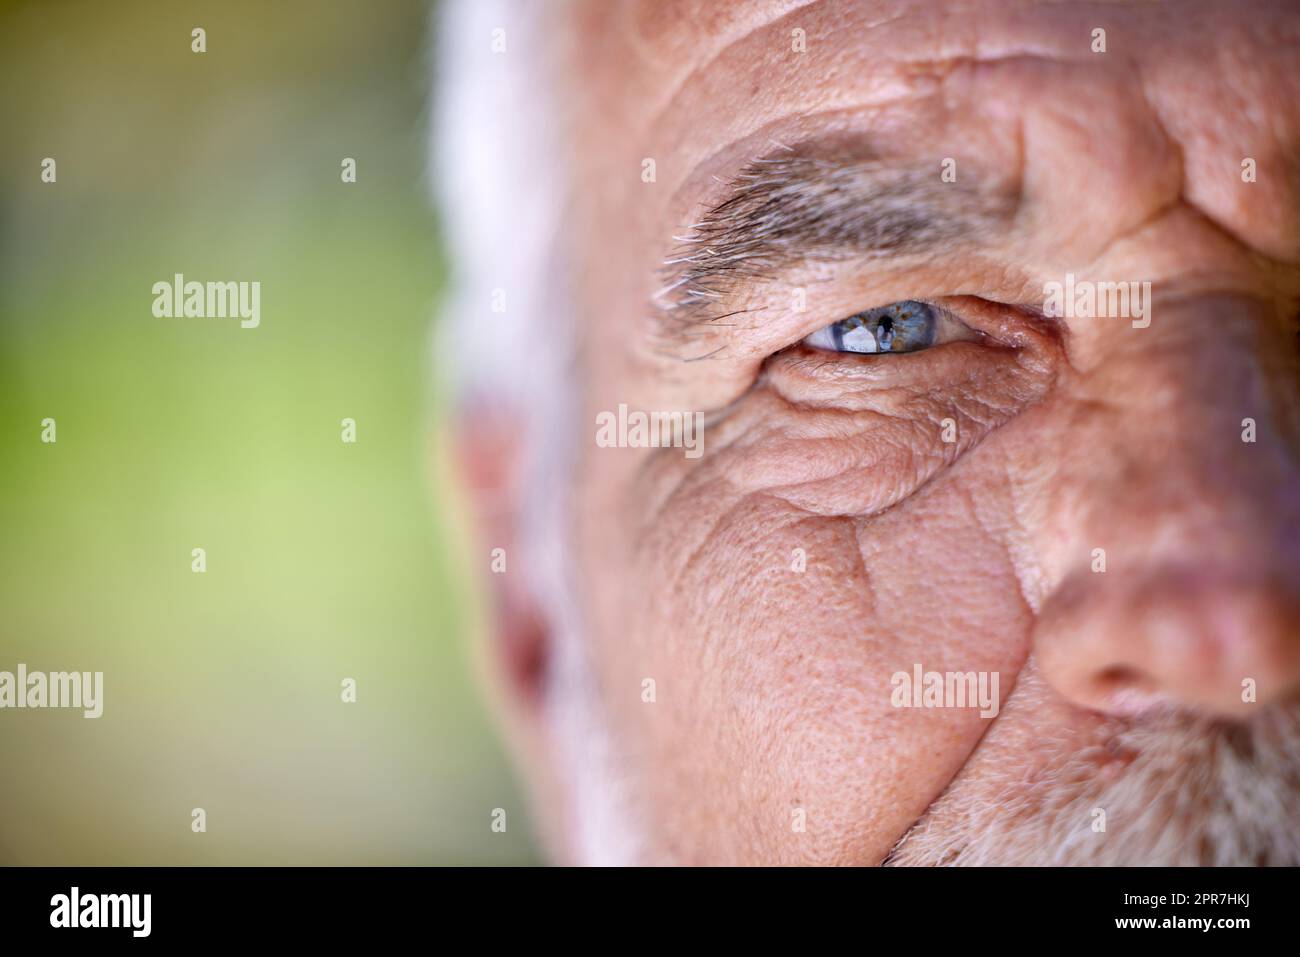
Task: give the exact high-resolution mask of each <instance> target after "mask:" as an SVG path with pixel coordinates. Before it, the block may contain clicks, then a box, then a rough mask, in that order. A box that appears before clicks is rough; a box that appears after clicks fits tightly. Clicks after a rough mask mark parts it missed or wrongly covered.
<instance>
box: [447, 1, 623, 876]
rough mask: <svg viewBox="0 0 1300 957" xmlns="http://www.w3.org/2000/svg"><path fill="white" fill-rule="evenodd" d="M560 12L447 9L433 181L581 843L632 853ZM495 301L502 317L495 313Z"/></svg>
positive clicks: (450, 305) (450, 306)
mask: <svg viewBox="0 0 1300 957" xmlns="http://www.w3.org/2000/svg"><path fill="white" fill-rule="evenodd" d="M556 12H557V11H556V9H555V7H553V6H551V5H547V4H541V3H517V2H511V0H472V2H471V0H463V2H451V3H447V4H445V5H444V6H443V8H442V10H441V14H440V23H439V24H438V38H439V42H438V47H437V67H436V70H437V77H436V97H435V109H434V117H433V123H432V136H433V142H432V151H431V155H432V157H433V165H432V167H431V180H432V187H433V191H434V195H435V197H436V199H437V201H438V204H439V207H440V209H441V212H442V217H443V226H444V235H445V236H446V238H447V240H448V245H449V252H450V259H451V279H450V288H449V290H448V295H447V297H446V300H445V305H444V308H443V316H442V322H441V326H440V330H439V336H438V340H437V346H438V353H439V356H440V359H441V369H440V372H441V374H442V376H443V381H448V382H450V383H451V386H452V389H453V393H454V402H455V406H456V411H457V414H458V415H461V416H462V417H463V418H465V419H466V421H468V422H470V423H472V421H473V419H472V417H473V415H474V414H476V413H480V412H484V411H488V412H497V413H503V414H506V415H509V416H512V417H514V418H515V419H516V420H517V421H518V434H519V436H520V438H521V440H522V441H523V442H524V447H523V449H522V450H521V455H520V458H519V468H520V469H521V474H520V476H519V481H518V482H517V483H516V485H515V487H517V488H520V489H523V490H524V492H523V494H524V495H525V496H526V498H525V500H524V501H523V502H521V503H519V506H520V520H521V522H522V527H521V528H520V529H519V536H520V543H519V551H520V552H521V554H517V555H516V556H513V557H512V559H511V561H512V565H511V566H510V567H512V568H523V569H526V572H525V574H526V576H527V581H528V582H529V584H530V588H531V590H532V592H533V593H534V594H535V597H536V601H537V603H538V605H539V607H540V608H541V609H542V611H543V613H544V614H545V616H546V618H547V623H548V626H549V629H550V632H551V639H552V642H553V648H552V655H551V658H550V661H549V669H548V673H547V675H546V678H545V685H546V687H545V698H546V708H547V711H548V715H547V717H548V718H549V720H550V722H551V727H552V730H553V731H554V733H555V735H556V737H557V738H558V739H559V740H560V742H561V746H562V747H564V748H565V749H566V753H565V754H563V755H562V756H561V760H562V761H564V763H565V765H566V766H565V767H564V768H563V774H562V775H560V776H561V778H562V779H563V780H565V781H567V782H568V786H569V797H570V798H571V805H570V807H569V808H568V809H567V813H568V818H569V827H568V831H569V833H568V835H567V837H568V839H569V844H570V846H571V849H572V852H573V853H574V854H575V855H576V856H577V857H578V858H579V862H581V863H591V864H611V863H622V862H626V861H629V860H632V859H634V858H635V857H636V856H637V855H638V847H637V842H635V841H633V840H632V839H631V837H630V834H631V831H630V829H629V828H628V827H627V826H626V825H627V820H628V818H629V812H628V810H627V808H626V807H625V806H624V805H623V802H622V800H621V798H620V795H621V794H623V793H624V789H623V788H622V787H621V785H620V782H619V779H618V776H617V775H615V774H613V773H611V771H610V769H611V768H612V767H613V765H614V762H613V760H612V750H611V745H610V741H609V736H608V734H607V733H606V732H605V730H604V722H603V720H602V718H601V716H600V714H599V711H598V708H597V699H598V695H597V693H596V689H595V687H594V684H593V678H592V675H593V670H592V668H591V667H590V664H589V662H588V660H587V654H588V651H587V648H586V645H585V643H584V642H582V641H580V640H579V638H580V635H581V633H582V632H581V623H580V622H579V621H578V620H577V618H578V615H577V613H576V607H577V606H576V603H575V602H574V601H573V600H572V598H571V596H572V595H573V583H572V581H571V572H572V569H571V565H570V562H569V559H568V555H567V544H568V539H569V517H570V515H571V511H570V507H569V505H570V503H569V501H568V494H569V489H570V488H571V483H570V482H569V477H570V470H571V468H572V464H573V461H574V452H575V450H574V448H573V440H574V436H575V430H574V428H572V423H573V422H574V415H576V414H577V411H576V407H577V396H576V394H575V393H576V390H575V388H574V382H575V378H574V374H573V367H574V349H573V343H574V342H575V334H576V330H575V329H574V328H573V326H572V319H571V317H572V310H571V309H569V308H567V305H566V299H565V288H564V286H565V283H564V275H565V273H564V270H563V269H562V268H560V267H561V265H562V264H558V263H557V262H555V260H554V251H555V250H556V249H557V248H558V246H559V244H558V243H557V242H556V241H555V240H556V237H557V235H558V233H559V230H560V226H561V224H562V221H563V213H564V205H563V204H564V199H565V189H564V186H563V183H564V179H563V170H562V168H561V158H562V157H563V155H564V150H563V149H561V148H560V147H561V145H562V144H560V143H559V142H557V138H558V137H559V136H561V135H562V133H561V132H560V129H561V127H560V123H559V122H558V120H559V111H558V104H559V98H558V97H557V96H556V95H555V91H554V89H553V85H552V74H551V71H550V70H549V69H548V64H547V59H548V55H549V54H550V53H551V50H549V49H548V48H547V46H546V45H545V41H546V38H547V36H548V35H551V34H553V28H552V27H551V26H550V25H549V23H550V21H553V20H554V19H555V16H556ZM494 307H496V310H497V311H494Z"/></svg>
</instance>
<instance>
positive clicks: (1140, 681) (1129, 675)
mask: <svg viewBox="0 0 1300 957" xmlns="http://www.w3.org/2000/svg"><path fill="white" fill-rule="evenodd" d="M1092 684H1093V694H1094V698H1095V700H1096V701H1098V702H1104V703H1106V704H1108V705H1110V706H1112V707H1113V706H1115V705H1118V704H1120V703H1121V702H1123V701H1125V700H1129V701H1131V700H1132V699H1133V698H1144V699H1145V698H1149V697H1150V696H1152V695H1153V694H1155V693H1156V691H1157V690H1158V689H1157V687H1156V682H1155V680H1154V679H1153V678H1152V677H1151V676H1150V675H1148V674H1146V673H1145V672H1144V671H1141V670H1140V669H1138V668H1135V667H1133V666H1132V665H1124V664H1117V665H1109V666H1107V667H1106V668H1103V669H1102V670H1101V671H1099V672H1098V673H1097V675H1096V676H1095V677H1094V678H1093V682H1092Z"/></svg>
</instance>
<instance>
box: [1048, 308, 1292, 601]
mask: <svg viewBox="0 0 1300 957" xmlns="http://www.w3.org/2000/svg"><path fill="white" fill-rule="evenodd" d="M1153 313H1154V321H1153V322H1152V325H1151V326H1150V327H1148V328H1146V329H1137V328H1126V329H1123V330H1122V331H1113V332H1110V333H1109V335H1110V336H1111V338H1112V340H1113V341H1112V342H1111V343H1109V344H1105V345H1103V346H1101V347H1098V348H1094V349H1093V350H1092V352H1093V356H1092V363H1091V368H1089V369H1086V370H1084V371H1082V372H1081V373H1079V374H1078V376H1077V379H1076V381H1075V382H1074V383H1073V384H1072V387H1071V389H1070V392H1071V401H1072V408H1070V409H1069V411H1068V412H1067V413H1066V415H1067V417H1068V418H1067V420H1066V421H1065V423H1063V427H1062V428H1061V430H1060V436H1061V441H1062V443H1063V445H1064V447H1063V448H1061V449H1060V450H1059V453H1060V454H1059V455H1058V456H1057V459H1058V461H1060V462H1061V463H1062V464H1063V467H1062V468H1060V469H1059V470H1057V473H1056V477H1057V481H1056V482H1055V483H1054V490H1053V491H1052V493H1051V497H1052V498H1053V499H1054V501H1053V502H1052V504H1051V505H1050V506H1049V509H1050V510H1051V511H1052V512H1054V513H1055V519H1056V520H1055V521H1054V522H1052V523H1051V525H1052V529H1051V534H1052V535H1054V536H1058V538H1057V541H1060V537H1059V536H1062V535H1064V536H1065V537H1066V538H1067V539H1073V542H1072V543H1071V544H1072V546H1073V547H1081V546H1086V548H1085V549H1084V554H1083V556H1082V557H1083V560H1085V561H1090V560H1091V553H1092V550H1093V549H1096V548H1102V549H1107V552H1108V555H1109V553H1110V552H1111V551H1112V550H1115V551H1117V552H1125V553H1127V554H1123V555H1116V557H1117V558H1120V559H1124V560H1129V561H1138V560H1141V561H1142V562H1144V563H1150V562H1152V561H1160V560H1170V559H1172V558H1173V557H1175V556H1179V555H1183V556H1185V555H1187V554H1189V553H1190V554H1198V553H1199V554H1208V555H1213V556H1215V557H1216V558H1217V559H1218V560H1219V561H1222V562H1224V563H1233V564H1236V563H1241V562H1247V563H1248V562H1250V561H1251V560H1252V558H1253V557H1258V556H1259V553H1260V551H1261V549H1267V548H1268V547H1270V545H1280V544H1282V543H1283V542H1284V541H1285V540H1286V539H1288V538H1291V539H1294V537H1295V535H1296V531H1295V530H1296V528H1297V523H1298V521H1300V473H1298V471H1297V455H1296V449H1297V436H1296V427H1295V422H1296V405H1297V400H1298V399H1300V384H1298V383H1297V382H1296V381H1295V380H1294V378H1291V377H1288V376H1287V375H1286V372H1285V368H1284V366H1285V363H1284V360H1283V356H1282V355H1281V353H1282V352H1283V351H1284V350H1286V349H1288V348H1290V349H1292V350H1294V344H1293V343H1291V342H1288V341H1287V339H1286V337H1285V336H1284V335H1283V334H1282V330H1280V329H1278V328H1277V323H1276V320H1275V319H1274V318H1273V316H1272V314H1271V313H1270V312H1269V311H1268V310H1267V308H1266V307H1265V306H1264V305H1263V304H1262V303H1259V302H1257V301H1255V300H1251V299H1248V298H1244V297H1214V298H1204V299H1192V300H1184V301H1180V302H1176V303H1164V304H1157V306H1156V308H1155V309H1154V310H1153ZM1280 378H1281V379H1289V381H1279V379H1280ZM1050 550H1051V549H1050V546H1049V548H1048V551H1050ZM1080 560H1081V556H1080V553H1079V552H1078V551H1076V552H1075V553H1074V554H1073V555H1072V556H1064V555H1062V556H1060V557H1059V559H1058V562H1057V565H1058V567H1056V568H1055V569H1054V571H1055V573H1056V574H1055V575H1054V576H1052V577H1056V578H1059V577H1062V576H1064V575H1066V574H1068V573H1069V571H1070V566H1072V565H1074V564H1077V563H1078V562H1079V561H1080Z"/></svg>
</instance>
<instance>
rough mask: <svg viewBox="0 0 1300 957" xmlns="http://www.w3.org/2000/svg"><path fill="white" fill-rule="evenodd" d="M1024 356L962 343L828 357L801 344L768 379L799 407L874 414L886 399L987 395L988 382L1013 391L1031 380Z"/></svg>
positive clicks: (767, 371) (770, 366)
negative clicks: (1022, 381)
mask: <svg viewBox="0 0 1300 957" xmlns="http://www.w3.org/2000/svg"><path fill="white" fill-rule="evenodd" d="M1020 351H1021V350H1019V349H1015V348H1008V347H1006V346H1002V345H1000V344H997V343H990V344H985V343H980V342H966V341H961V342H950V343H947V344H945V345H937V346H932V347H930V348H929V349H922V350H919V351H917V352H901V353H896V354H893V355H891V356H888V357H887V358H885V357H881V356H876V355H871V354H861V353H853V352H827V351H825V350H822V349H813V348H810V347H808V346H806V345H804V344H803V343H800V344H798V345H795V346H791V347H789V348H787V349H784V350H782V351H781V352H778V353H776V354H775V355H773V356H771V357H770V358H769V359H768V360H767V362H765V363H764V366H763V372H762V377H763V378H764V379H765V380H766V381H767V384H768V385H769V386H770V387H772V388H774V389H776V390H777V391H778V392H779V393H781V394H782V395H783V396H784V397H785V398H786V399H787V400H788V401H791V402H794V403H797V404H801V405H807V406H811V407H835V408H844V409H850V410H852V409H856V408H862V409H868V408H876V407H878V406H879V404H880V402H881V401H882V399H886V400H888V401H891V402H892V401H895V400H902V401H907V399H908V397H909V396H920V395H928V394H934V395H939V396H944V395H955V394H957V393H960V392H967V393H973V392H975V391H984V382H985V380H992V381H1000V383H1001V384H1007V385H1009V384H1010V381H1008V380H1014V379H1018V378H1021V377H1023V376H1024V375H1025V374H1026V370H1025V369H1024V368H1022V365H1023V364H1022V362H1021V361H1020V358H1021V357H1020V356H1019V353H1020ZM882 358H884V361H881V360H882ZM997 387H998V386H994V388H997Z"/></svg>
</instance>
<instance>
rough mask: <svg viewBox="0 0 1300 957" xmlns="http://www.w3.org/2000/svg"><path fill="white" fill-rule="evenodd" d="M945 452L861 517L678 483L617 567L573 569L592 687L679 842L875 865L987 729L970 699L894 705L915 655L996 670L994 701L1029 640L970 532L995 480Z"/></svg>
mask: <svg viewBox="0 0 1300 957" xmlns="http://www.w3.org/2000/svg"><path fill="white" fill-rule="evenodd" d="M964 464H965V463H959V464H958V467H956V468H954V469H952V470H951V471H950V472H949V473H947V474H945V475H944V476H942V477H941V478H940V479H938V480H937V481H936V482H934V483H933V484H932V485H931V486H929V487H927V488H926V489H924V490H922V491H921V492H919V493H917V494H916V495H914V496H913V497H912V498H910V499H908V500H907V501H905V502H903V503H902V504H900V505H898V506H897V507H895V508H892V509H889V510H887V511H885V512H884V513H882V514H879V515H876V516H874V517H872V518H858V517H843V516H842V517H826V516H819V515H813V514H811V513H809V512H808V511H806V510H803V509H801V508H797V507H795V506H793V505H792V504H790V503H789V502H788V501H786V500H784V499H783V498H781V497H779V496H778V495H776V494H773V493H772V492H753V491H742V490H740V489H738V488H737V487H735V486H731V485H727V484H726V483H719V484H716V485H713V486H710V487H708V488H701V489H696V490H695V491H693V492H692V493H691V494H690V495H689V496H684V497H681V498H678V499H675V500H674V501H673V503H672V505H673V507H671V508H666V509H663V510H661V511H659V512H658V513H657V514H658V519H659V520H658V521H657V522H656V523H654V525H653V526H652V530H651V531H649V532H648V533H647V535H646V537H645V538H644V539H643V540H641V541H639V542H638V543H637V546H636V548H635V549H634V550H628V551H625V552H624V553H623V555H622V557H621V560H620V564H621V565H622V567H623V568H624V569H627V570H628V571H629V572H630V574H628V575H627V576H626V577H622V576H621V575H620V576H615V575H612V574H609V573H606V574H603V575H601V574H600V572H599V571H598V570H597V569H595V568H592V569H591V574H593V575H600V578H599V581H601V582H602V585H601V586H598V587H600V588H602V589H604V590H603V595H604V597H603V598H602V599H598V600H597V609H600V610H598V612H597V615H596V618H597V619H598V629H599V634H598V636H597V638H598V644H599V646H600V647H601V649H602V654H601V657H602V661H603V668H604V677H605V687H606V691H607V695H608V700H607V702H606V703H607V705H608V707H609V711H610V713H611V715H612V716H614V720H615V723H616V725H618V726H619V727H620V728H621V731H620V732H619V733H622V734H625V735H627V736H628V737H627V738H626V739H625V740H626V741H627V742H630V743H631V745H630V746H629V747H627V748H626V753H628V754H630V755H634V757H632V758H631V761H632V770H633V776H634V778H635V779H636V781H637V786H636V787H635V788H634V789H633V790H634V791H635V792H636V793H637V794H638V795H639V797H640V799H641V801H642V802H643V805H644V806H643V807H642V809H641V810H642V812H643V813H645V814H648V815H650V816H651V820H652V822H653V826H654V827H655V828H656V829H657V830H658V831H659V833H662V834H667V835H671V837H670V839H669V844H670V846H671V847H672V848H673V852H672V853H674V854H675V855H676V856H677V857H679V858H684V859H689V860H696V861H709V862H713V863H724V862H739V861H742V860H749V861H754V860H764V861H769V862H786V863H802V862H811V861H819V862H843V863H877V862H879V860H881V859H882V858H883V857H884V855H885V854H886V853H887V852H888V851H889V849H890V847H891V846H892V844H893V843H894V841H896V840H897V838H898V837H899V836H901V834H902V833H903V832H904V831H905V830H906V828H907V827H908V826H910V824H911V823H912V822H913V821H914V820H915V819H916V818H917V817H919V816H920V814H921V813H922V812H923V811H924V810H925V808H926V807H927V806H928V804H929V803H930V802H931V801H932V800H933V799H934V798H935V797H936V796H937V795H938V793H939V792H940V791H941V790H942V789H943V788H944V787H945V786H946V785H947V784H948V782H949V781H950V780H951V779H952V777H953V775H955V774H956V773H957V771H958V770H959V769H960V768H961V766H962V765H963V764H964V762H965V760H966V757H967V755H968V754H969V753H970V751H971V750H972V749H973V748H974V746H975V745H976V743H977V742H978V740H979V738H980V737H981V735H982V734H983V733H984V731H985V729H986V728H987V726H988V719H984V718H981V717H980V716H979V710H978V709H977V708H976V709H954V708H940V709H908V708H896V707H894V706H893V704H892V702H891V692H892V690H893V686H892V685H891V677H892V676H893V675H894V674H895V673H896V672H899V671H904V672H908V673H911V672H912V670H913V666H914V665H916V664H920V665H921V666H922V667H923V669H924V670H927V671H963V672H964V671H977V672H978V671H986V672H998V673H999V674H1000V682H999V684H1000V687H999V690H1000V697H1001V698H1002V699H1005V697H1006V696H1007V695H1008V694H1009V693H1010V690H1011V687H1012V685H1013V684H1014V679H1015V675H1016V673H1017V671H1018V669H1019V667H1020V665H1021V664H1022V663H1023V661H1024V658H1025V657H1026V655H1027V650H1028V648H1027V638H1026V636H1027V634H1028V629H1029V617H1028V612H1027V610H1026V608H1025V606H1024V604H1023V603H1022V601H1021V599H1020V590H1019V587H1018V584H1017V581H1016V578H1015V575H1014V574H1013V572H1012V570H1011V566H1010V563H1009V561H1008V558H1007V549H1006V547H1005V545H1004V543H1003V542H1002V541H1001V540H1000V537H999V536H998V535H996V534H995V533H990V532H989V531H987V530H988V529H990V528H998V527H1005V524H1006V523H1004V522H999V521H998V518H997V515H998V513H999V510H1000V509H1001V508H1002V502H1004V501H1005V499H1006V496H1005V494H1004V490H1003V488H1002V484H1001V482H1000V479H999V478H998V473H997V471H996V470H995V469H991V468H989V467H987V466H986V467H985V468H983V469H979V468H974V467H966V468H963V467H962V465H964ZM609 554H610V552H608V551H607V552H606V555H609ZM610 567H616V566H611V565H609V564H606V565H605V568H606V570H608V569H609V568H610ZM615 578H619V579H620V580H621V581H623V582H627V581H631V582H635V588H632V589H627V588H624V587H622V586H621V585H620V584H619V583H618V582H616V581H613V579H615ZM606 584H607V585H609V588H608V589H605V588H604V585H606ZM611 589H616V590H617V592H618V593H617V594H615V593H614V591H612V590H611ZM629 609H633V611H632V612H631V613H630V614H629ZM645 678H654V680H655V687H656V695H655V698H656V700H655V702H654V703H653V704H647V703H645V702H642V701H641V700H640V698H639V697H638V696H637V694H636V693H635V692H636V691H639V689H640V688H641V687H642V681H643V680H644V679H645ZM613 689H618V690H617V692H616V693H613V694H609V692H610V691H611V690H613ZM801 821H802V830H801V829H800V823H801Z"/></svg>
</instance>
